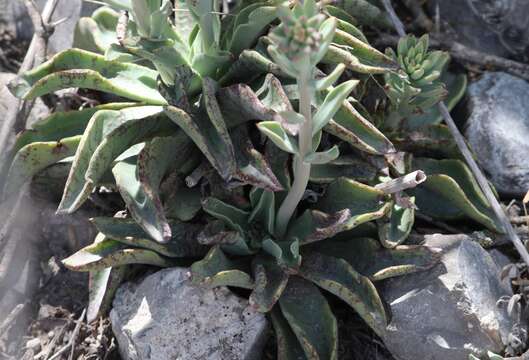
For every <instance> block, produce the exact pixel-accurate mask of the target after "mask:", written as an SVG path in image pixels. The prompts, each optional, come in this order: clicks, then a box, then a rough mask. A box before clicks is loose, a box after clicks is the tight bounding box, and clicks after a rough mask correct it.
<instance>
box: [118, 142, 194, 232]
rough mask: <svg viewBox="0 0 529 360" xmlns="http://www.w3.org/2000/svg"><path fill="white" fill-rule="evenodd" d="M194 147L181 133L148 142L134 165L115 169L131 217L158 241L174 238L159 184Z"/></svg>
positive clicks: (130, 164) (119, 166)
mask: <svg viewBox="0 0 529 360" xmlns="http://www.w3.org/2000/svg"><path fill="white" fill-rule="evenodd" d="M193 150H194V148H193V147H191V142H190V141H189V139H188V138H187V137H186V136H185V134H183V133H182V132H180V133H179V134H178V135H176V136H172V137H158V138H154V139H153V140H151V141H149V142H148V143H147V145H145V147H144V148H143V150H142V151H141V152H140V154H139V156H138V161H137V165H136V163H135V162H133V163H130V162H128V161H122V162H119V163H117V164H116V165H115V166H114V168H113V169H112V173H113V174H114V178H115V179H116V185H117V187H118V190H119V192H120V194H121V196H122V197H123V199H124V200H125V204H126V205H127V208H128V209H129V211H130V214H131V215H132V217H133V218H134V219H135V220H136V222H137V223H138V224H140V225H141V227H142V228H143V229H145V231H146V232H147V233H148V234H149V235H150V236H151V237H152V238H153V239H154V240H156V241H158V242H166V241H168V240H169V239H171V228H170V226H169V223H168V221H167V218H166V216H165V212H164V208H163V204H162V200H161V197H160V193H159V190H160V184H161V182H162V180H163V178H164V177H165V176H166V175H167V174H168V173H169V172H170V171H172V170H174V169H176V168H178V167H179V166H182V165H183V164H184V163H185V162H186V161H187V160H188V159H189V157H190V156H192V155H193Z"/></svg>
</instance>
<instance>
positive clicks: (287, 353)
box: [270, 306, 306, 360]
mask: <svg viewBox="0 0 529 360" xmlns="http://www.w3.org/2000/svg"><path fill="white" fill-rule="evenodd" d="M270 318H271V319H272V325H273V327H274V332H275V335H276V341H277V360H306V357H305V353H304V351H303V348H302V347H301V345H300V343H299V341H298V339H297V338H296V335H295V334H294V332H293V331H292V328H291V327H290V325H289V324H288V322H287V320H286V319H285V317H284V316H283V314H282V313H281V310H280V309H279V306H276V307H274V308H273V309H272V311H271V313H270Z"/></svg>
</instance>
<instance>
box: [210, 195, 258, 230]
mask: <svg viewBox="0 0 529 360" xmlns="http://www.w3.org/2000/svg"><path fill="white" fill-rule="evenodd" d="M202 208H203V209H204V211H205V212H207V213H208V214H210V215H211V216H214V217H215V218H217V219H219V220H222V221H224V223H225V224H227V225H228V226H229V227H230V228H231V229H233V230H236V231H238V232H240V233H243V232H244V230H246V229H247V227H248V219H249V213H247V212H246V211H243V210H240V209H238V208H236V207H235V206H232V205H230V204H226V203H225V202H222V201H220V200H219V199H215V198H213V197H209V198H207V199H206V200H205V201H204V203H203V204H202Z"/></svg>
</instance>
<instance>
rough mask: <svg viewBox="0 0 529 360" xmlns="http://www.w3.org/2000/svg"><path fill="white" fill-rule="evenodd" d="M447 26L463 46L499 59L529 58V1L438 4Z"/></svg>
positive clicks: (467, 0) (462, 0)
mask: <svg viewBox="0 0 529 360" xmlns="http://www.w3.org/2000/svg"><path fill="white" fill-rule="evenodd" d="M428 3H429V4H430V9H431V11H432V13H433V12H434V11H435V8H436V5H437V4H439V10H440V15H441V19H442V20H443V23H445V24H447V25H448V28H449V29H451V30H453V33H454V34H453V35H454V36H455V38H456V40H458V41H459V42H461V43H463V44H465V45H467V46H470V47H472V48H474V49H478V50H481V51H484V52H487V53H492V54H495V55H498V56H506V57H512V56H514V57H517V58H526V57H527V56H529V52H528V50H529V17H528V16H527V14H528V13H529V1H527V0H435V1H429V2H428Z"/></svg>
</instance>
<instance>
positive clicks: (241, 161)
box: [231, 125, 284, 191]
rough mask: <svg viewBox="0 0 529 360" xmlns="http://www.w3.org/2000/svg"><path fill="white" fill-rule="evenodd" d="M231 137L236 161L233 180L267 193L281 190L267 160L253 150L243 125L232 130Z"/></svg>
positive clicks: (281, 187)
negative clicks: (264, 190)
mask: <svg viewBox="0 0 529 360" xmlns="http://www.w3.org/2000/svg"><path fill="white" fill-rule="evenodd" d="M231 136H232V138H233V146H234V149H235V158H236V160H237V170H236V171H235V173H234V174H233V178H234V179H237V180H238V181H240V182H241V183H243V184H250V185H253V186H255V187H258V188H260V189H266V190H268V191H281V190H283V189H284V188H283V186H282V185H281V183H280V182H279V180H278V179H277V177H276V176H275V174H274V172H273V171H272V168H271V165H270V164H269V162H268V160H267V159H266V158H265V157H264V156H263V155H262V154H261V153H260V152H259V151H257V150H256V149H255V148H254V146H253V144H252V142H251V140H250V138H249V136H248V132H247V131H246V128H244V125H242V126H240V127H238V128H236V129H235V130H233V131H232V133H231Z"/></svg>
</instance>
